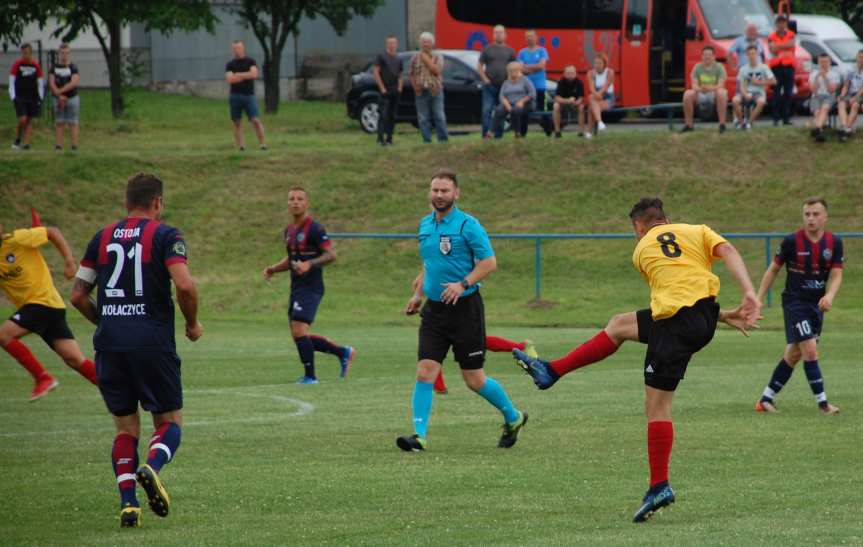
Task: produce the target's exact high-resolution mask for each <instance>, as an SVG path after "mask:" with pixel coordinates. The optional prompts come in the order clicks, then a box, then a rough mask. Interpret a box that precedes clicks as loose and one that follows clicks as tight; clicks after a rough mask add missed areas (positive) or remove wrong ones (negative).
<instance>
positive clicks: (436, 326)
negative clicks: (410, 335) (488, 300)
mask: <svg viewBox="0 0 863 547" xmlns="http://www.w3.org/2000/svg"><path fill="white" fill-rule="evenodd" d="M420 317H421V318H422V321H421V323H420V334H419V352H418V353H419V360H420V361H422V360H424V359H428V360H431V361H435V362H438V363H443V361H444V359H446V356H447V353H448V352H449V349H450V347H452V351H453V355H455V360H456V361H457V362H458V364H459V366H460V367H461V368H462V369H463V370H477V369H481V368H482V367H483V365H484V364H485V307H484V306H483V303H482V296H480V294H479V291H477V292H475V293H473V294H471V295H470V296H466V297H464V298H459V300H458V302H456V304H455V306H448V305H446V304H444V303H442V302H435V301H433V300H428V301H426V303H425V306H423V309H422V311H421V312H420Z"/></svg>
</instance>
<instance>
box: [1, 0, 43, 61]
mask: <svg viewBox="0 0 863 547" xmlns="http://www.w3.org/2000/svg"><path fill="white" fill-rule="evenodd" d="M52 4H54V2H47V1H44V0H23V1H18V0H8V1H6V2H4V3H3V6H2V7H0V46H2V48H3V51H7V50H8V49H9V48H10V47H12V48H14V47H16V46H17V45H18V43H19V42H20V41H21V35H22V33H23V32H24V27H25V26H27V25H28V24H30V23H39V24H40V25H44V24H45V21H46V20H47V18H48V15H49V6H50V5H52Z"/></svg>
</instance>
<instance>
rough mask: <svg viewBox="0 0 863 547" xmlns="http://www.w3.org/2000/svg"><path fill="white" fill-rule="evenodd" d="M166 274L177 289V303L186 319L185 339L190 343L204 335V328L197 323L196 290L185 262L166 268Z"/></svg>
mask: <svg viewBox="0 0 863 547" xmlns="http://www.w3.org/2000/svg"><path fill="white" fill-rule="evenodd" d="M168 273H170V274H171V279H172V280H173V281H174V287H176V289H177V303H178V304H179V305H180V311H181V312H183V317H185V319H186V338H188V339H189V340H191V341H192V342H194V341H196V340H197V339H198V338H200V337H201V336H202V335H203V334H204V326H203V325H201V323H199V322H198V288H197V287H196V286H195V280H194V279H192V274H191V272H189V266H187V265H186V263H185V262H178V263H176V264H171V265H170V266H168Z"/></svg>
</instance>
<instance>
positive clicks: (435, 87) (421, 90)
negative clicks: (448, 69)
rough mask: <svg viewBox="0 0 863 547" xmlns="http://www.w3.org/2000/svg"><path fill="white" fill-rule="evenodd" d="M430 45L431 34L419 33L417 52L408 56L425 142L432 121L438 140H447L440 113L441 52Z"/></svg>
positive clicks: (429, 139)
mask: <svg viewBox="0 0 863 547" xmlns="http://www.w3.org/2000/svg"><path fill="white" fill-rule="evenodd" d="M434 45H435V38H434V34H432V33H431V32H423V33H422V34H420V51H419V53H417V54H416V55H414V56H413V58H411V65H410V66H411V68H410V78H411V85H412V86H413V88H414V97H416V109H417V117H418V118H419V125H420V133H422V137H423V142H425V143H430V142H431V124H432V120H434V125H435V131H436V132H437V140H438V142H446V141H448V140H449V134H448V132H447V127H446V114H445V113H444V90H443V55H441V54H440V53H437V52H436V51H435V50H434Z"/></svg>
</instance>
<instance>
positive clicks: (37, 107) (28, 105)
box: [14, 97, 42, 118]
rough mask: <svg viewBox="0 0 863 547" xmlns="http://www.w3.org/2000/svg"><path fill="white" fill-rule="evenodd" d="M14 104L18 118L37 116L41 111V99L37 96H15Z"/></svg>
mask: <svg viewBox="0 0 863 547" xmlns="http://www.w3.org/2000/svg"><path fill="white" fill-rule="evenodd" d="M14 104H15V115H16V116H18V117H19V118H24V117H27V118H38V117H39V115H40V114H41V113H42V101H41V100H40V99H38V98H23V97H15V101H14Z"/></svg>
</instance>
